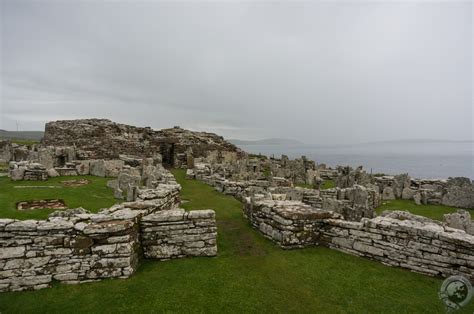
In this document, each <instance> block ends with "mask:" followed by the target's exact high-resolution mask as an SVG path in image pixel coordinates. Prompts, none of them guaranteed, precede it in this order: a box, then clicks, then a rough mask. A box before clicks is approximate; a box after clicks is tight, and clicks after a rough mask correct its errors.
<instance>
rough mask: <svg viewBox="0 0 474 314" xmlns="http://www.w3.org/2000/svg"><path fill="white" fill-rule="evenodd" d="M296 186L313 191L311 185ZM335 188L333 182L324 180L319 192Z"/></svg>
mask: <svg viewBox="0 0 474 314" xmlns="http://www.w3.org/2000/svg"><path fill="white" fill-rule="evenodd" d="M296 186H298V187H300V188H307V189H313V188H314V187H313V185H312V184H307V183H298V184H296ZM335 187H336V183H335V182H334V181H333V180H324V182H323V184H321V187H320V188H321V190H327V189H332V188H335Z"/></svg>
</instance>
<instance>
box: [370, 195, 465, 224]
mask: <svg viewBox="0 0 474 314" xmlns="http://www.w3.org/2000/svg"><path fill="white" fill-rule="evenodd" d="M384 210H408V211H409V212H410V213H412V214H415V215H420V216H425V217H428V218H432V219H436V220H441V221H442V220H443V215H444V214H449V213H452V212H455V211H456V210H458V209H457V208H455V207H449V206H444V205H416V204H415V202H414V201H412V200H393V201H383V203H382V205H381V206H379V207H378V208H377V210H376V211H377V213H378V214H381V213H382V212H383V211H384ZM469 211H470V213H471V216H474V210H469Z"/></svg>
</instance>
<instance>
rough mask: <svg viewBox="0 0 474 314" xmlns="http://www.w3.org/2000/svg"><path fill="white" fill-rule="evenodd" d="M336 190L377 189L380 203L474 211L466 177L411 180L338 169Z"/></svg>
mask: <svg viewBox="0 0 474 314" xmlns="http://www.w3.org/2000/svg"><path fill="white" fill-rule="evenodd" d="M338 171H339V172H338V176H337V177H336V178H335V182H336V185H337V186H338V187H341V188H344V187H350V186H353V185H356V184H357V185H363V186H366V187H370V188H374V187H377V188H378V189H379V192H380V193H381V195H382V200H394V199H407V200H414V201H415V202H416V203H417V204H425V205H426V204H431V205H447V206H454V207H460V208H471V209H474V182H472V181H471V180H470V179H468V178H449V179H447V180H445V179H414V178H411V177H410V176H409V175H408V174H399V175H396V176H389V175H382V176H378V175H371V174H368V173H367V172H365V171H364V170H363V169H362V167H358V168H357V169H352V168H351V167H338Z"/></svg>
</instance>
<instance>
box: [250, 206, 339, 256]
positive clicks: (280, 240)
mask: <svg viewBox="0 0 474 314" xmlns="http://www.w3.org/2000/svg"><path fill="white" fill-rule="evenodd" d="M244 215H245V217H247V218H248V219H249V221H250V223H251V224H252V226H253V227H254V228H256V229H257V230H260V232H262V234H263V235H264V236H265V237H267V238H269V239H271V240H272V241H274V242H275V243H277V244H278V245H279V246H281V247H282V248H297V247H305V246H310V245H317V244H318V239H319V230H320V229H321V228H322V224H323V223H324V219H327V218H340V216H339V215H338V214H335V213H333V212H330V211H325V210H322V209H316V208H313V207H311V206H309V205H306V204H303V203H301V202H299V201H272V200H263V201H254V200H252V199H251V198H247V199H246V200H245V206H244Z"/></svg>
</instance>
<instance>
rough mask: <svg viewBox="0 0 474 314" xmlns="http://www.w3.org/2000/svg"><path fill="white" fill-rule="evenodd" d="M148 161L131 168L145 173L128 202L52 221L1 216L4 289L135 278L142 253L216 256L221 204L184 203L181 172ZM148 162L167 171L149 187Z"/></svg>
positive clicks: (60, 214)
mask: <svg viewBox="0 0 474 314" xmlns="http://www.w3.org/2000/svg"><path fill="white" fill-rule="evenodd" d="M146 162H151V161H145V162H142V163H141V164H140V165H139V166H140V167H136V168H125V169H124V171H125V173H124V174H123V175H125V174H126V173H129V172H133V171H135V172H137V173H138V174H139V175H138V182H137V184H136V185H133V186H131V185H130V184H129V185H128V187H129V188H131V189H132V195H133V197H132V198H131V199H130V201H129V202H125V203H122V204H120V205H114V206H112V207H111V208H108V209H103V210H101V211H100V212H99V213H97V214H93V213H90V212H88V211H86V210H84V209H81V208H79V209H69V210H66V211H56V212H54V213H53V214H51V215H50V217H49V218H48V219H47V220H24V221H21V220H13V219H0V292H4V291H22V290H32V289H34V290H36V289H41V288H45V287H48V286H50V285H51V284H52V282H53V281H60V282H64V283H67V284H76V283H82V282H90V281H95V280H101V279H105V278H128V277H129V276H131V275H132V274H133V273H134V272H135V271H136V269H137V267H138V264H139V260H140V259H141V258H151V259H158V260H166V259H171V258H182V257H192V256H215V255H217V243H216V237H217V229H216V221H215V213H214V211H213V210H199V211H190V212H185V211H184V210H183V209H180V208H179V203H180V198H179V191H180V189H181V187H180V186H179V184H177V183H176V182H175V181H174V177H173V176H172V175H171V173H169V172H168V171H167V170H165V169H163V168H159V167H156V166H151V165H147V164H146ZM144 165H146V166H145V167H144ZM143 168H145V169H147V170H150V169H151V170H150V171H152V173H155V174H157V172H159V173H160V175H159V176H158V177H154V180H153V181H152V182H151V181H150V182H149V185H148V186H143V185H141V181H142V176H141V175H142V174H143V173H145V174H146V173H147V172H146V171H145V172H143V173H142V170H143ZM132 169H134V170H132ZM120 177H121V176H120V175H119V178H120ZM171 178H172V179H171ZM115 181H117V180H115ZM112 185H113V184H112ZM117 188H118V187H117Z"/></svg>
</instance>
